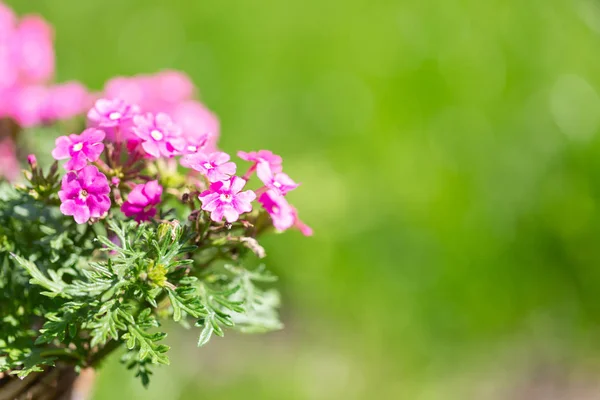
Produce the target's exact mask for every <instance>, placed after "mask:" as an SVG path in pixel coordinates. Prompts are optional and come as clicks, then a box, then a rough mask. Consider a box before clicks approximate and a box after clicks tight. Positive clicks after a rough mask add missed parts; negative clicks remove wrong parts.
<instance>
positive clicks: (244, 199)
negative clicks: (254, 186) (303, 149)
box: [198, 176, 256, 223]
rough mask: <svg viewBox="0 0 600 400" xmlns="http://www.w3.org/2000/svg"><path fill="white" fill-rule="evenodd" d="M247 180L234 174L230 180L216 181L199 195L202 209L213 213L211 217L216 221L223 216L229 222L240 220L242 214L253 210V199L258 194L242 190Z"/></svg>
mask: <svg viewBox="0 0 600 400" xmlns="http://www.w3.org/2000/svg"><path fill="white" fill-rule="evenodd" d="M245 185H246V181H245V180H244V179H242V178H240V177H237V176H234V177H232V178H231V179H230V180H228V181H221V182H215V183H213V184H211V185H210V188H209V189H208V190H205V191H204V192H202V193H201V194H200V196H199V197H198V198H199V199H200V201H201V202H202V209H203V210H205V211H208V212H210V213H211V215H210V217H211V219H212V220H213V221H215V222H220V221H221V220H222V219H223V217H225V219H226V220H227V222H229V223H233V222H235V221H237V220H238V218H239V217H240V214H243V213H246V212H250V211H252V204H251V203H252V201H254V199H256V194H255V193H254V192H253V191H252V190H246V191H244V192H242V191H241V190H242V189H243V188H244V186H245Z"/></svg>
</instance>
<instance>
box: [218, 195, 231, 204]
mask: <svg viewBox="0 0 600 400" xmlns="http://www.w3.org/2000/svg"><path fill="white" fill-rule="evenodd" d="M219 198H220V199H221V201H223V202H226V203H231V200H232V198H231V195H230V194H225V193H223V194H222V195H221V196H219Z"/></svg>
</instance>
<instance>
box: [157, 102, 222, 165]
mask: <svg viewBox="0 0 600 400" xmlns="http://www.w3.org/2000/svg"><path fill="white" fill-rule="evenodd" d="M166 112H168V113H169V115H171V117H172V118H173V121H175V122H176V123H177V124H178V125H179V126H181V129H182V135H183V138H184V139H185V141H186V152H188V153H195V152H197V151H198V150H202V151H204V152H207V153H210V152H213V151H216V150H217V141H218V140H219V130H220V127H219V120H218V119H217V117H216V116H215V115H214V114H213V113H212V112H210V111H209V110H208V109H207V108H206V107H204V106H203V105H202V104H201V103H199V102H197V101H193V100H191V101H186V102H183V103H179V104H177V105H175V106H173V107H171V108H169V109H168V110H166Z"/></svg>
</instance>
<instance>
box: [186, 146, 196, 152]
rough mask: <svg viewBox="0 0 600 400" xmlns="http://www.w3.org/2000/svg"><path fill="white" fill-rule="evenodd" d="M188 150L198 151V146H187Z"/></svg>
mask: <svg viewBox="0 0 600 400" xmlns="http://www.w3.org/2000/svg"><path fill="white" fill-rule="evenodd" d="M188 151H191V152H194V153H195V152H197V151H198V146H188Z"/></svg>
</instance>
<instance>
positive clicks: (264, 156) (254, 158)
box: [238, 150, 283, 174]
mask: <svg viewBox="0 0 600 400" xmlns="http://www.w3.org/2000/svg"><path fill="white" fill-rule="evenodd" d="M238 157H239V158H241V159H242V160H245V161H251V162H253V163H254V165H253V166H252V168H251V170H252V171H254V170H255V169H256V166H257V164H258V163H260V162H262V161H265V162H267V163H268V164H269V167H270V168H271V171H273V173H274V174H276V173H278V172H281V171H282V170H283V167H282V166H281V164H282V163H283V160H282V159H281V157H280V156H278V155H277V154H273V152H271V151H269V150H259V151H251V152H249V153H246V152H245V151H239V152H238Z"/></svg>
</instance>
